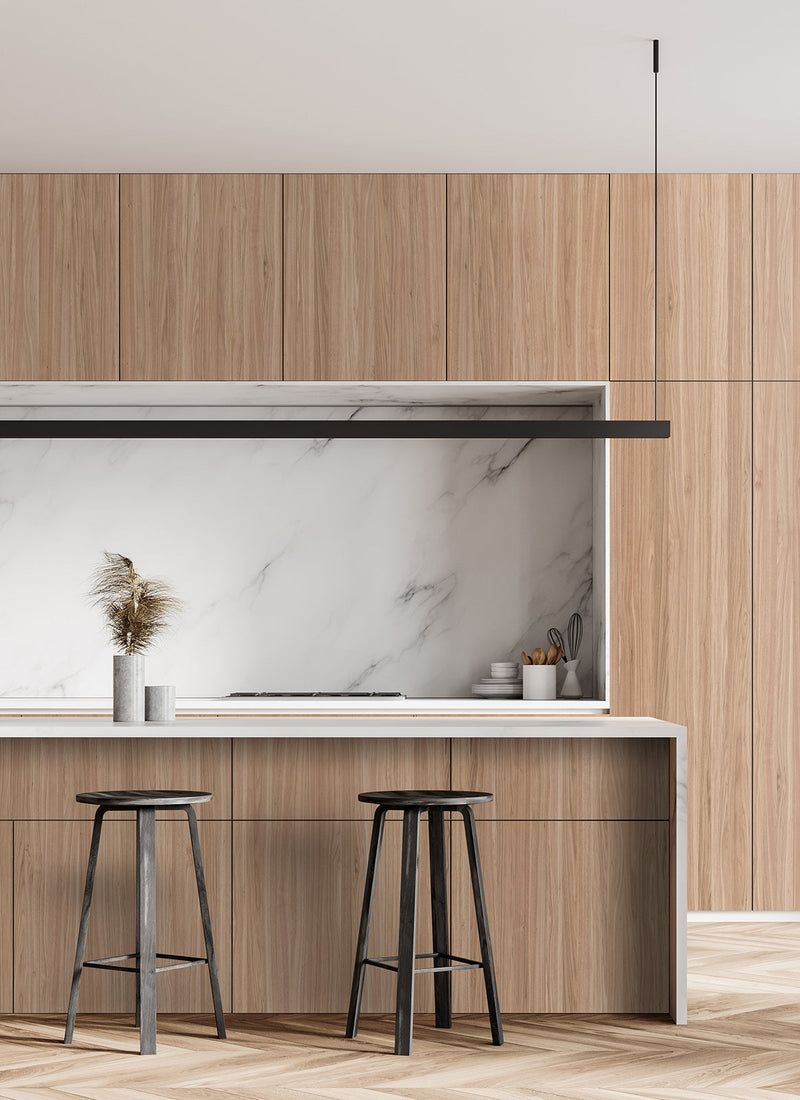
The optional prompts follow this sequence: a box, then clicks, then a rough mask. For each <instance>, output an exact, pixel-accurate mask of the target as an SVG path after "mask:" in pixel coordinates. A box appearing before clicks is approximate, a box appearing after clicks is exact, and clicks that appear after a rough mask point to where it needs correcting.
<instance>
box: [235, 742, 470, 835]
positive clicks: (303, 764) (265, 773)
mask: <svg viewBox="0 0 800 1100" xmlns="http://www.w3.org/2000/svg"><path fill="white" fill-rule="evenodd" d="M449 786H450V746H449V743H448V741H447V739H446V738H444V737H436V738H430V739H428V738H418V737H413V738H402V737H397V738H387V739H386V740H383V739H381V740H379V741H378V740H374V739H372V740H363V739H360V738H338V737H320V738H311V737H289V738H274V739H273V738H255V737H253V738H251V737H238V738H235V739H234V742H233V816H234V818H263V819H273V820H281V819H282V820H291V819H295V820H296V819H298V818H299V819H311V818H317V819H321V820H325V819H337V818H338V819H339V820H348V819H350V820H358V819H361V820H367V819H370V818H372V815H373V813H374V810H375V808H374V806H370V805H368V804H367V803H364V802H359V801H358V795H359V793H360V792H361V791H381V790H418V789H420V788H422V789H424V788H434V789H436V788H439V789H446V788H447V787H449Z"/></svg>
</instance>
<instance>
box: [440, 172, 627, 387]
mask: <svg viewBox="0 0 800 1100" xmlns="http://www.w3.org/2000/svg"><path fill="white" fill-rule="evenodd" d="M447 188H448V191H447V195H448V210H447V218H448V222H447V224H448V288H447V289H448V364H447V377H448V378H449V379H453V380H458V381H486V382H489V381H502V380H518V381H526V380H529V379H540V380H553V379H557V380H579V381H580V380H596V379H604V378H608V176H606V175H450V176H448V177H447Z"/></svg>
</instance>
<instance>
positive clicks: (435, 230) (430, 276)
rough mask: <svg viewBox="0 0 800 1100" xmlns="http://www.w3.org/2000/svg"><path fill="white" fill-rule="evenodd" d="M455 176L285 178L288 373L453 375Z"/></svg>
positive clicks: (322, 376)
mask: <svg viewBox="0 0 800 1100" xmlns="http://www.w3.org/2000/svg"><path fill="white" fill-rule="evenodd" d="M444 242H445V179H444V176H428V175H391V176H386V175H347V176H333V175H297V176H285V177H284V263H285V293H284V375H283V376H284V378H285V379H287V380H293V381H294V380H297V379H316V380H332V381H342V380H351V379H368V380H373V381H374V380H385V381H405V380H414V379H423V380H424V379H432V380H436V381H443V380H444V378H445V347H444V344H445V339H444V338H445V333H444V326H445V245H444Z"/></svg>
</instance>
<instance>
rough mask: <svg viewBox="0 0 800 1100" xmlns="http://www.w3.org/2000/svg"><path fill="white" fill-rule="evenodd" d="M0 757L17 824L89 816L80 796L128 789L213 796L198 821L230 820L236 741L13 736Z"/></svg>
mask: <svg viewBox="0 0 800 1100" xmlns="http://www.w3.org/2000/svg"><path fill="white" fill-rule="evenodd" d="M0 751H2V759H3V767H2V769H0V806H3V807H4V808H5V813H7V815H8V817H9V818H15V819H16V820H18V821H19V820H25V819H27V820H36V819H45V818H60V819H62V820H67V819H73V820H80V819H82V818H92V817H94V807H93V806H88V805H84V804H83V803H78V802H76V801H75V795H76V794H78V792H79V791H113V790H126V789H129V788H130V789H134V790H138V789H142V790H145V789H153V790H166V789H173V788H179V789H183V790H189V791H192V790H194V791H197V790H200V791H210V792H211V794H212V795H213V798H212V800H211V802H206V803H201V804H200V805H198V806H197V816H198V817H199V818H209V819H213V818H217V819H220V818H230V814H231V798H230V794H231V743H230V741H229V740H226V739H224V738H197V739H192V738H187V737H175V738H171V737H165V738H154V737H130V738H122V737H120V738H117V737H113V738H81V739H73V738H68V737H55V738H42V739H39V738H31V739H27V738H21V737H13V738H7V739H5V740H3V741H2V742H0ZM163 816H167V815H166V814H160V815H159V820H160V819H161V817H163ZM168 816H174V817H179V816H181V815H179V814H177V813H174V812H172V811H170V812H169V814H168ZM182 816H183V817H185V816H186V815H185V814H184V815H182ZM183 954H186V952H183Z"/></svg>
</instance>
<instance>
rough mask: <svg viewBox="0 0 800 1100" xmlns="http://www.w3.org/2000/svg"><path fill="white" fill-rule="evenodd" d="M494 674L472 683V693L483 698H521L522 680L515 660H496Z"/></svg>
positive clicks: (493, 665) (493, 667) (493, 668)
mask: <svg viewBox="0 0 800 1100" xmlns="http://www.w3.org/2000/svg"><path fill="white" fill-rule="evenodd" d="M491 668H492V675H491V676H486V677H484V679H482V680H480V681H479V682H478V683H477V684H473V685H472V694H473V695H477V696H478V697H479V698H481V699H520V698H522V680H521V679H520V674H519V665H518V664H517V663H516V662H515V661H495V662H494V663H493V664H492V666H491Z"/></svg>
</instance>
